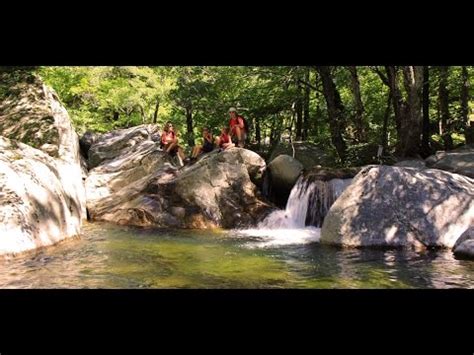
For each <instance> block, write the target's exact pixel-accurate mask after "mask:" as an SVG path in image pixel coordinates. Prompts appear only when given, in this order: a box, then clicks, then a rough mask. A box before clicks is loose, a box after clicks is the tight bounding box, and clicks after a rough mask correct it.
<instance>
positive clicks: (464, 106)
mask: <svg viewBox="0 0 474 355" xmlns="http://www.w3.org/2000/svg"><path fill="white" fill-rule="evenodd" d="M461 85H462V86H461V118H462V121H463V124H464V125H466V126H469V73H468V71H467V67H465V66H463V67H462V72H461Z"/></svg>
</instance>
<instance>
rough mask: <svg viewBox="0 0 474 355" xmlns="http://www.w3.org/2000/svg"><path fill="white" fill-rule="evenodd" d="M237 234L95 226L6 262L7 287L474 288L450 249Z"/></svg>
mask: <svg viewBox="0 0 474 355" xmlns="http://www.w3.org/2000/svg"><path fill="white" fill-rule="evenodd" d="M254 242H255V243H256V241H255V239H253V238H248V237H247V238H243V237H237V236H235V235H232V232H209V231H196V230H193V231H190V230H186V231H182V230H180V231H178V230H156V229H154V230H152V229H139V228H132V227H120V226H113V225H106V224H87V225H86V226H85V228H84V236H83V237H82V238H79V239H75V240H71V241H67V242H63V243H61V244H59V245H56V246H53V247H49V248H46V249H43V250H40V251H38V252H36V253H34V254H31V253H30V254H26V255H22V256H18V257H15V258H11V259H5V260H1V261H0V287H1V288H452V287H455V288H473V287H474V262H473V261H464V260H456V259H454V258H453V256H452V253H451V252H450V251H446V252H439V251H438V252H427V253H424V254H417V253H414V252H407V251H393V250H392V251H382V250H343V249H338V248H334V247H328V246H324V245H320V244H318V243H310V244H300V245H285V246H275V247H266V248H254V247H252V246H253V243H254Z"/></svg>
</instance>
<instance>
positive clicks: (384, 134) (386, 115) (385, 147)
mask: <svg viewBox="0 0 474 355" xmlns="http://www.w3.org/2000/svg"><path fill="white" fill-rule="evenodd" d="M391 107H392V92H391V91H390V90H389V92H388V97H387V108H386V109H385V113H384V116H383V126H382V138H381V140H380V145H381V146H382V148H383V154H385V152H387V151H388V136H387V132H388V118H389V116H390V108H391Z"/></svg>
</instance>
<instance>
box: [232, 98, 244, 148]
mask: <svg viewBox="0 0 474 355" xmlns="http://www.w3.org/2000/svg"><path fill="white" fill-rule="evenodd" d="M229 115H230V120H229V127H230V133H231V136H232V138H233V140H234V142H236V144H237V146H238V147H241V148H243V147H244V145H245V140H246V139H247V128H246V124H245V118H243V117H242V116H240V115H239V114H238V113H237V109H236V108H235V107H231V108H230V109H229Z"/></svg>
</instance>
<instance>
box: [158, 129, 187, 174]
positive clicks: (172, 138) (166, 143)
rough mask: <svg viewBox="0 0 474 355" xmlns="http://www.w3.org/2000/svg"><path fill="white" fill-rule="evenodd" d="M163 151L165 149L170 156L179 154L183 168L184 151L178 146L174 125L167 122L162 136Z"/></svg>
mask: <svg viewBox="0 0 474 355" xmlns="http://www.w3.org/2000/svg"><path fill="white" fill-rule="evenodd" d="M160 146H161V149H163V150H164V151H165V152H166V153H168V154H174V153H177V154H178V158H179V159H178V160H179V164H180V165H181V166H183V165H184V164H183V160H184V159H185V156H184V152H183V149H182V148H181V147H180V146H179V145H178V138H177V137H176V133H175V132H174V128H173V124H172V123H171V122H167V123H166V124H165V127H164V128H163V133H162V134H161V144H160Z"/></svg>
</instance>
